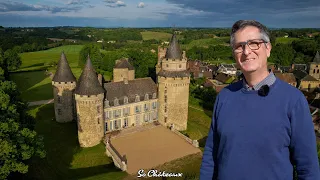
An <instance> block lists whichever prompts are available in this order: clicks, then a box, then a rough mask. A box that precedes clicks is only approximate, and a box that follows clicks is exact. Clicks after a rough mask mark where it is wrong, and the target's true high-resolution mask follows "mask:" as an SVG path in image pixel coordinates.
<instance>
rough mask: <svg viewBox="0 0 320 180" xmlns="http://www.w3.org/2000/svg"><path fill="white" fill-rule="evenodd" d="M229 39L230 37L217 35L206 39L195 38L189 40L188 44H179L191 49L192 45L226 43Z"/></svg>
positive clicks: (202, 45)
mask: <svg viewBox="0 0 320 180" xmlns="http://www.w3.org/2000/svg"><path fill="white" fill-rule="evenodd" d="M229 40H230V37H219V38H207V39H197V40H193V41H191V42H190V43H189V44H186V45H181V47H182V48H185V49H191V48H192V47H194V46H198V47H208V46H210V45H218V44H221V45H226V46H227V45H228V43H227V42H228V41H229Z"/></svg>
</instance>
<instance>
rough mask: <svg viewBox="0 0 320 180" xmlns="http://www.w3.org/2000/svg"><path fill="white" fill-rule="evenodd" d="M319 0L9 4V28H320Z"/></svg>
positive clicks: (3, 17)
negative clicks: (251, 23) (249, 24)
mask: <svg viewBox="0 0 320 180" xmlns="http://www.w3.org/2000/svg"><path fill="white" fill-rule="evenodd" d="M317 1H318V0H306V1H304V2H300V1H298V0H283V1H281V3H279V1H277V0H272V1H268V0H261V1H259V2H255V1H249V0H243V1H242V2H238V1H236V0H217V1H215V2H212V1H211V0H198V1H190V0H153V1H152V0H130V1H129V0H92V1H88V0H68V1H66V0H43V1H39V0H25V1H22V0H4V1H3V2H0V25H1V26H4V27H59V26H75V27H97V28H120V27H125V28H167V27H180V28H231V26H232V25H233V23H234V22H235V21H237V20H239V19H255V20H257V21H259V22H261V23H262V24H264V25H265V26H267V27H268V28H280V29H283V28H284V29H296V28H298V29H300V28H312V29H317V28H320V13H319V12H320V5H318V3H317Z"/></svg>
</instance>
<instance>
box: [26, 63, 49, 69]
mask: <svg viewBox="0 0 320 180" xmlns="http://www.w3.org/2000/svg"><path fill="white" fill-rule="evenodd" d="M37 66H44V63H37V64H32V65H30V66H24V67H22V68H23V69H25V68H30V67H37Z"/></svg>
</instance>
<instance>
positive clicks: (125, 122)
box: [52, 34, 190, 147]
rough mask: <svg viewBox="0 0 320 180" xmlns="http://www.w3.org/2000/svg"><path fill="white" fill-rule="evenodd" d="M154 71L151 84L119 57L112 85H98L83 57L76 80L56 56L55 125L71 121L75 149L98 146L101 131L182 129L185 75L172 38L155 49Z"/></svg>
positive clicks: (183, 59)
mask: <svg viewBox="0 0 320 180" xmlns="http://www.w3.org/2000/svg"><path fill="white" fill-rule="evenodd" d="M156 73H157V82H156V83H155V82H154V81H153V80H152V79H151V78H150V77H147V78H139V79H135V70H134V67H133V66H132V65H131V64H130V63H129V62H128V60H127V59H120V60H117V62H116V65H115V67H114V70H113V81H112V82H109V83H104V82H103V81H102V76H101V75H100V74H99V75H97V73H96V71H95V69H94V68H93V65H92V63H91V60H90V57H89V56H88V59H87V62H86V64H85V67H84V69H83V71H82V74H81V76H80V78H79V79H78V81H77V80H76V78H75V76H74V75H73V73H72V71H71V69H70V66H69V64H68V62H67V58H66V56H65V54H64V53H62V54H61V58H60V61H59V62H58V67H57V71H56V73H55V75H54V77H53V79H52V85H53V94H54V109H55V117H56V121H57V122H61V123H62V122H70V121H73V120H76V121H77V125H78V140H79V144H80V146H81V147H92V146H95V145H97V144H99V143H100V142H101V140H102V138H103V137H104V136H105V134H106V133H109V132H112V131H115V130H121V129H124V128H128V127H132V128H134V127H135V126H141V125H144V124H148V123H152V122H154V121H157V122H159V123H160V124H162V125H163V126H166V127H169V126H170V127H174V128H175V129H177V130H180V131H181V130H186V129H187V120H188V101H189V84H190V73H189V72H188V71H187V58H186V53H185V51H181V49H180V46H179V44H178V41H177V39H176V35H175V34H173V36H172V38H171V41H170V45H169V47H168V48H160V47H159V48H158V63H157V65H156Z"/></svg>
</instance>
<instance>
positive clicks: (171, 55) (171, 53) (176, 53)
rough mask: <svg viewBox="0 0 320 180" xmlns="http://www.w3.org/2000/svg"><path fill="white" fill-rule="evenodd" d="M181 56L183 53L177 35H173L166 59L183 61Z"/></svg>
mask: <svg viewBox="0 0 320 180" xmlns="http://www.w3.org/2000/svg"><path fill="white" fill-rule="evenodd" d="M181 56H182V53H181V50H180V46H179V43H178V40H177V38H176V35H175V34H173V35H172V37H171V41H170V46H169V47H168V49H167V52H166V56H165V57H166V58H167V59H181Z"/></svg>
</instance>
